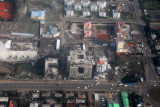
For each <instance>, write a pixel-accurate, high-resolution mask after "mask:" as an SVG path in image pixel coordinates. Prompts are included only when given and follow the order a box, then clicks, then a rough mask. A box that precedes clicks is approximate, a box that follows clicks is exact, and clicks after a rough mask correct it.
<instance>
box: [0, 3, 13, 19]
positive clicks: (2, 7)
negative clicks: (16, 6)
mask: <svg viewBox="0 0 160 107" xmlns="http://www.w3.org/2000/svg"><path fill="white" fill-rule="evenodd" d="M12 14H13V2H0V18H2V19H5V20H6V19H8V20H10V19H12V16H13V15H12Z"/></svg>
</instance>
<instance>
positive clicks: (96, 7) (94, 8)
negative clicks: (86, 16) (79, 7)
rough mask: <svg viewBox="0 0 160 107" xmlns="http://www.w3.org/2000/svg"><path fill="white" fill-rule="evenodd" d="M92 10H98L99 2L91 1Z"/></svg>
mask: <svg viewBox="0 0 160 107" xmlns="http://www.w3.org/2000/svg"><path fill="white" fill-rule="evenodd" d="M90 10H91V11H92V12H97V10H98V6H97V4H96V3H91V6H90Z"/></svg>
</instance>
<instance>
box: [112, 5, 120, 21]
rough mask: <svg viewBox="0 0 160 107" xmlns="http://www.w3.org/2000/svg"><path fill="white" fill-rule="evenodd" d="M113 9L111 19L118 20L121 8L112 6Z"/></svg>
mask: <svg viewBox="0 0 160 107" xmlns="http://www.w3.org/2000/svg"><path fill="white" fill-rule="evenodd" d="M113 7H114V8H113V9H112V13H113V18H115V19H119V18H120V16H121V10H122V9H121V7H120V5H116V6H113Z"/></svg>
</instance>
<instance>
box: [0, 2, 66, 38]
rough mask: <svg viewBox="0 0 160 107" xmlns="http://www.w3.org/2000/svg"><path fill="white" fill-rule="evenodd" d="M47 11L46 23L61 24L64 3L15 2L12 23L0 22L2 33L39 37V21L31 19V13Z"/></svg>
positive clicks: (0, 31)
mask: <svg viewBox="0 0 160 107" xmlns="http://www.w3.org/2000/svg"><path fill="white" fill-rule="evenodd" d="M33 10H45V12H46V21H48V22H59V21H60V19H61V17H62V14H63V13H62V10H63V9H62V1H61V0H57V1H52V0H45V2H44V0H15V8H14V13H13V14H14V15H13V16H14V17H13V20H12V21H0V25H1V26H0V33H9V32H11V31H13V32H21V33H32V34H35V35H36V36H37V35H39V21H35V20H32V19H31V18H30V16H31V11H33Z"/></svg>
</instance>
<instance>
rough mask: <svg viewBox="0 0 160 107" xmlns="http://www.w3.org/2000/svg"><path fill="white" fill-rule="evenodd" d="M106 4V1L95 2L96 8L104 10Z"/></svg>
mask: <svg viewBox="0 0 160 107" xmlns="http://www.w3.org/2000/svg"><path fill="white" fill-rule="evenodd" d="M106 5H107V2H106V1H97V6H98V7H99V9H104V8H106Z"/></svg>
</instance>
